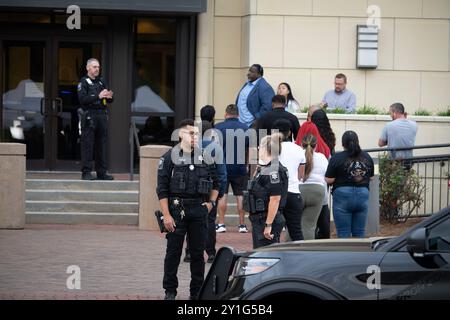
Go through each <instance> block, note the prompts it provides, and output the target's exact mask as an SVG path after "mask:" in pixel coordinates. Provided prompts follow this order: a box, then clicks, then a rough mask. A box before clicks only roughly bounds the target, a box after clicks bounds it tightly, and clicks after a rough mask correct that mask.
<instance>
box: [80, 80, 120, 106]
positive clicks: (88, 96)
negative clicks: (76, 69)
mask: <svg viewBox="0 0 450 320" xmlns="http://www.w3.org/2000/svg"><path fill="white" fill-rule="evenodd" d="M103 89H108V87H107V85H106V83H105V81H104V80H103V78H101V77H97V78H95V79H91V78H90V77H88V76H84V77H83V78H81V80H80V82H79V83H78V87H77V90H78V100H79V101H80V105H81V107H82V108H83V109H84V110H86V109H100V108H105V107H106V105H104V103H103V101H102V100H103V99H100V98H99V97H98V95H99V94H100V92H101V91H102V90H103ZM105 100H106V102H108V103H110V102H112V101H113V99H105Z"/></svg>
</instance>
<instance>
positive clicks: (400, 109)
mask: <svg viewBox="0 0 450 320" xmlns="http://www.w3.org/2000/svg"><path fill="white" fill-rule="evenodd" d="M389 109H391V110H392V111H394V112H395V113H398V114H404V113H405V106H404V105H403V104H402V103H400V102H396V103H393V104H392V105H391V106H390V107H389Z"/></svg>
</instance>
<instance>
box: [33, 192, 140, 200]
mask: <svg viewBox="0 0 450 320" xmlns="http://www.w3.org/2000/svg"><path fill="white" fill-rule="evenodd" d="M25 197H26V199H27V201H30V200H33V201H85V202H89V201H101V202H110V201H114V202H138V201H139V192H138V191H113V190H51V189H42V190H35V189H33V190H26V196H25Z"/></svg>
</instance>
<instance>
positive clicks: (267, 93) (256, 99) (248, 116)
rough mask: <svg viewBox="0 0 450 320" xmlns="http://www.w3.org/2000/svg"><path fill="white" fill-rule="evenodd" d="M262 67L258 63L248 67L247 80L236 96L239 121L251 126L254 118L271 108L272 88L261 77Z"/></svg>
mask: <svg viewBox="0 0 450 320" xmlns="http://www.w3.org/2000/svg"><path fill="white" fill-rule="evenodd" d="M263 75H264V69H263V67H262V66H261V65H259V64H254V65H252V66H251V67H250V69H249V70H248V73H247V79H248V81H247V82H246V83H245V84H244V86H243V87H242V89H241V90H240V91H239V94H238V96H237V98H236V105H237V106H238V109H239V121H240V122H242V123H245V124H246V125H247V126H248V127H251V126H252V125H253V123H254V122H255V120H256V119H258V118H260V117H261V116H262V115H263V114H264V113H266V112H268V111H270V110H272V97H273V96H274V95H275V92H274V91H273V88H272V87H271V86H270V85H269V84H268V83H267V81H266V80H265V79H264V78H263Z"/></svg>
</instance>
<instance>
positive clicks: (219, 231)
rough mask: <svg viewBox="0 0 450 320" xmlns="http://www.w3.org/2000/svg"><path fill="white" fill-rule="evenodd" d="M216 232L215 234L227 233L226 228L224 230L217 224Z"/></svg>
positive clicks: (223, 227)
mask: <svg viewBox="0 0 450 320" xmlns="http://www.w3.org/2000/svg"><path fill="white" fill-rule="evenodd" d="M216 232H217V233H222V232H227V228H225V225H224V224H217V225H216Z"/></svg>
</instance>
